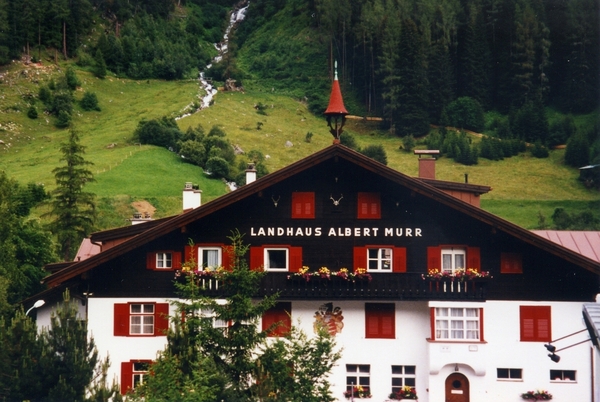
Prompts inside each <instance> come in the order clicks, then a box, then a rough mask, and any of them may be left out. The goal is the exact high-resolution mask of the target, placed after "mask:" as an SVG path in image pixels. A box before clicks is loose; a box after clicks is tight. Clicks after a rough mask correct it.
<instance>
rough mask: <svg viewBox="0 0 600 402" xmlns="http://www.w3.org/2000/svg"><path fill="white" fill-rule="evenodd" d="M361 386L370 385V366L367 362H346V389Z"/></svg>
mask: <svg viewBox="0 0 600 402" xmlns="http://www.w3.org/2000/svg"><path fill="white" fill-rule="evenodd" d="M358 386H361V387H363V389H365V388H366V390H368V389H369V388H370V387H371V366H370V365H369V364H346V391H348V392H351V391H352V390H353V389H355V388H356V387H358Z"/></svg>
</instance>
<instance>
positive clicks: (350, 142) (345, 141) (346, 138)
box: [340, 132, 358, 150]
mask: <svg viewBox="0 0 600 402" xmlns="http://www.w3.org/2000/svg"><path fill="white" fill-rule="evenodd" d="M340 144H342V145H345V146H347V147H348V148H350V149H354V150H357V149H358V144H357V143H356V139H355V138H354V137H353V136H352V134H348V133H345V132H344V133H342V134H341V135H340Z"/></svg>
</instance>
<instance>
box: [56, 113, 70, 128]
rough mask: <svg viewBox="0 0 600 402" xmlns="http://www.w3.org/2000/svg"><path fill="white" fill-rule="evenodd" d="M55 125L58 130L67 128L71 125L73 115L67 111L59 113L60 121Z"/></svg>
mask: <svg viewBox="0 0 600 402" xmlns="http://www.w3.org/2000/svg"><path fill="white" fill-rule="evenodd" d="M54 125H55V126H56V127H58V128H66V127H69V126H70V125H71V114H70V113H69V112H67V111H65V110H61V111H60V112H59V113H58V119H57V120H56V123H54Z"/></svg>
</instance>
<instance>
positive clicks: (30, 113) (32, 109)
mask: <svg viewBox="0 0 600 402" xmlns="http://www.w3.org/2000/svg"><path fill="white" fill-rule="evenodd" d="M27 117H29V118H30V119H37V117H38V112H37V109H36V108H35V106H34V105H31V106H29V109H27Z"/></svg>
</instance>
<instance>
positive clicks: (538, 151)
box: [531, 140, 550, 158]
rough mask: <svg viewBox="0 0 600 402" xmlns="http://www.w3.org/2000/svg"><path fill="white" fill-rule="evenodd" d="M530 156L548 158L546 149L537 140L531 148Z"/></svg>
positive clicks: (548, 153)
mask: <svg viewBox="0 0 600 402" xmlns="http://www.w3.org/2000/svg"><path fill="white" fill-rule="evenodd" d="M531 155H532V156H534V157H536V158H547V157H548V156H550V152H549V151H548V148H546V147H545V146H544V145H543V144H542V142H541V141H540V140H537V141H536V142H535V143H534V144H533V147H531Z"/></svg>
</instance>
